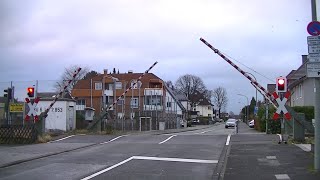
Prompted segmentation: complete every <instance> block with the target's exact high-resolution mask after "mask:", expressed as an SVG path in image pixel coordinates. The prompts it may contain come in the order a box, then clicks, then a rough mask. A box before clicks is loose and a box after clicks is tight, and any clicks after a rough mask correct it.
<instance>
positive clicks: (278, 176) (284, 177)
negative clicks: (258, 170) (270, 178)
mask: <svg viewBox="0 0 320 180" xmlns="http://www.w3.org/2000/svg"><path fill="white" fill-rule="evenodd" d="M275 176H276V178H277V179H286V180H288V179H290V177H289V176H288V174H276V175H275Z"/></svg>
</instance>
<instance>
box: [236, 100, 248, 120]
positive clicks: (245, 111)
mask: <svg viewBox="0 0 320 180" xmlns="http://www.w3.org/2000/svg"><path fill="white" fill-rule="evenodd" d="M238 103H239V104H243V103H241V102H238ZM243 105H244V107H245V108H244V116H245V117H247V108H246V105H245V104H243ZM241 111H242V109H241V110H240V112H241ZM244 119H246V118H244Z"/></svg>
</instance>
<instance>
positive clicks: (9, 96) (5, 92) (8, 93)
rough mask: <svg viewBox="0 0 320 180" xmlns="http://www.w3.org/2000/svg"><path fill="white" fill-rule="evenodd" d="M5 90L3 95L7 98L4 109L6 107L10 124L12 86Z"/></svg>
mask: <svg viewBox="0 0 320 180" xmlns="http://www.w3.org/2000/svg"><path fill="white" fill-rule="evenodd" d="M3 92H4V95H3V97H5V98H6V100H5V106H4V109H5V115H6V120H7V124H10V118H9V117H10V112H9V103H10V100H11V99H12V88H7V89H5V90H3Z"/></svg>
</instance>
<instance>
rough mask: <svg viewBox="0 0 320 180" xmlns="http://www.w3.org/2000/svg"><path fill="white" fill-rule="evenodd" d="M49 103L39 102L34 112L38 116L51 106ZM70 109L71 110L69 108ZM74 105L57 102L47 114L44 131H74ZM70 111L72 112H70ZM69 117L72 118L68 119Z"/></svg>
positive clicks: (71, 102)
mask: <svg viewBox="0 0 320 180" xmlns="http://www.w3.org/2000/svg"><path fill="white" fill-rule="evenodd" d="M51 102H52V101H51V100H50V101H39V103H38V105H37V107H36V109H35V110H36V112H37V113H38V115H40V114H41V112H44V111H45V109H46V108H47V107H49V105H50V104H51ZM70 106H71V107H72V108H71V107H70ZM75 106H76V103H75V102H73V101H70V102H68V101H57V102H56V103H55V104H54V105H53V107H52V108H51V109H50V111H49V112H48V117H47V118H46V122H45V129H46V130H48V129H59V130H63V131H67V130H70V127H71V128H72V129H75V127H76V124H75V123H76V116H75V115H76V110H75ZM71 111H72V112H71ZM70 116H73V117H72V118H70Z"/></svg>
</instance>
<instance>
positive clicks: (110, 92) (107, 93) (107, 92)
mask: <svg viewBox="0 0 320 180" xmlns="http://www.w3.org/2000/svg"><path fill="white" fill-rule="evenodd" d="M104 94H105V95H106V96H113V90H108V89H106V90H104Z"/></svg>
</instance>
